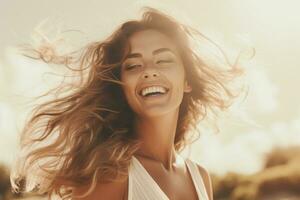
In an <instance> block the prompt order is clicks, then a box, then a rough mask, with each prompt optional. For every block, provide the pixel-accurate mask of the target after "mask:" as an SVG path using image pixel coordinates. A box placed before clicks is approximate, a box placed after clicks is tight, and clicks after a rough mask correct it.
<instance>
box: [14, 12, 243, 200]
mask: <svg viewBox="0 0 300 200" xmlns="http://www.w3.org/2000/svg"><path fill="white" fill-rule="evenodd" d="M146 29H154V30H157V31H160V32H161V33H163V34H165V35H167V36H168V37H169V38H170V39H171V40H172V41H173V42H174V43H175V44H176V46H177V49H178V50H179V53H180V56H181V59H182V60H183V64H184V68H185V72H186V77H187V81H188V83H189V85H190V86H191V87H192V88H193V90H192V91H191V92H190V93H186V94H184V97H183V101H182V103H181V105H180V108H179V109H180V110H179V118H178V125H177V129H176V136H175V140H174V145H175V149H176V151H177V152H180V151H182V150H183V149H184V148H185V147H186V146H187V145H188V144H190V143H192V142H193V141H192V139H191V137H188V134H187V133H188V132H189V131H192V130H196V124H197V123H198V122H199V121H201V120H202V119H204V117H205V116H206V115H207V112H208V111H209V110H215V109H221V110H224V109H225V108H228V107H229V106H230V105H231V103H232V100H233V99H234V98H235V97H236V96H237V94H236V93H235V92H234V91H233V90H232V89H231V88H230V87H229V83H230V82H231V81H232V80H233V79H234V78H235V77H237V76H238V75H240V74H241V72H242V70H241V68H239V67H238V66H237V63H235V64H230V63H229V62H227V64H226V65H227V66H228V67H227V68H219V67H218V66H217V65H211V64H208V62H206V61H205V59H204V58H201V55H199V53H198V52H197V51H196V50H195V49H194V48H193V46H195V43H193V41H195V40H196V38H197V37H202V38H205V39H206V40H208V41H210V42H211V43H212V44H214V45H215V46H216V47H217V48H219V47H218V46H217V45H216V44H215V43H214V42H213V41H211V40H209V39H208V38H206V37H205V36H204V35H203V34H201V33H200V32H199V31H197V30H196V29H194V28H192V27H190V26H188V25H184V24H182V23H180V22H178V21H177V20H175V19H174V18H173V17H171V16H168V15H166V14H164V13H162V12H160V11H158V10H156V9H154V8H150V7H145V8H144V12H143V15H142V18H141V19H140V20H131V21H127V22H125V23H123V24H121V25H120V26H119V27H118V28H117V29H116V30H115V31H114V32H113V33H112V34H111V35H110V36H109V37H108V38H107V39H105V40H103V41H97V42H92V43H90V44H88V45H87V46H86V47H84V48H83V49H81V50H79V51H77V52H72V53H69V54H67V55H58V54H56V53H55V49H54V47H53V46H51V45H48V46H47V45H44V46H41V47H40V48H35V49H34V48H31V49H27V50H26V51H27V53H26V55H27V56H29V57H31V58H35V59H42V60H43V61H44V62H47V63H55V64H61V65H64V66H66V67H67V68H68V69H70V70H72V71H74V72H79V73H78V77H77V78H79V79H78V80H79V81H78V82H77V84H74V85H73V86H71V87H63V86H59V87H58V88H56V90H55V91H56V93H55V94H60V95H58V96H57V98H55V99H52V100H48V101H47V102H44V103H42V104H39V105H38V106H36V107H35V108H34V110H33V112H32V113H31V115H30V118H28V121H27V122H26V125H25V126H24V129H23V130H22V132H21V140H20V141H21V144H20V146H21V150H23V151H24V152H26V153H25V154H24V156H23V159H20V160H19V162H18V163H17V164H16V168H15V173H14V174H15V175H14V176H12V177H11V181H12V185H13V188H14V189H15V190H16V191H17V190H20V188H21V185H22V184H21V183H24V180H25V181H27V182H26V183H27V184H29V179H30V178H32V177H37V178H38V180H39V184H37V185H36V186H35V187H34V188H33V191H36V192H39V193H44V194H48V195H49V199H51V197H52V195H59V196H60V197H62V198H63V199H69V198H70V197H71V195H72V189H73V188H75V187H79V186H81V185H86V184H88V185H89V186H90V187H89V191H88V193H90V192H91V191H92V190H93V189H94V188H95V186H96V184H97V182H111V181H120V180H125V179H126V178H127V175H128V167H129V164H130V161H131V157H132V155H133V154H134V152H135V151H137V150H138V148H139V147H140V142H139V141H138V140H137V139H136V137H135V135H134V134H133V129H132V128H133V127H132V122H133V117H134V112H133V111H132V109H131V108H130V107H129V105H128V104H127V102H126V99H125V96H124V94H123V91H122V87H121V85H122V82H121V81H120V72H121V71H120V66H121V64H122V62H123V60H124V58H125V57H126V55H127V54H128V53H130V45H129V42H128V39H129V38H130V37H131V35H132V34H133V33H135V32H137V31H142V30H146ZM219 50H220V51H221V52H222V50H221V49H220V48H219ZM79 52H80V53H79ZM78 53H79V54H78ZM223 64H224V63H223ZM71 66H77V67H76V68H75V67H71ZM68 86H70V85H68ZM48 94H49V93H47V94H45V95H48ZM62 94H64V95H62ZM192 133H193V135H196V134H199V132H197V131H194V132H192ZM32 172H34V173H32ZM16 174H17V175H16ZM28 174H32V175H31V177H30V176H29V175H28ZM88 193H87V194H88ZM87 194H86V195H87Z"/></svg>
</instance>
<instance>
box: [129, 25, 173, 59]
mask: <svg viewBox="0 0 300 200" xmlns="http://www.w3.org/2000/svg"><path fill="white" fill-rule="evenodd" d="M129 45H130V48H131V53H148V52H149V53H152V52H153V51H154V50H156V49H159V48H169V49H171V50H172V51H173V52H174V53H176V54H177V48H176V46H175V44H174V42H173V41H172V40H171V39H169V38H168V36H166V35H165V34H163V33H161V32H159V31H156V30H152V29H148V30H143V31H139V32H136V33H134V34H133V35H132V36H131V37H130V38H129Z"/></svg>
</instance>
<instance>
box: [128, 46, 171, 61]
mask: <svg viewBox="0 0 300 200" xmlns="http://www.w3.org/2000/svg"><path fill="white" fill-rule="evenodd" d="M166 51H169V52H171V53H172V54H174V55H175V53H174V52H173V51H172V50H171V49H169V48H159V49H156V50H154V51H153V52H152V55H156V54H159V53H162V52H166ZM138 57H142V54H140V53H130V54H128V55H127V56H126V57H125V60H126V59H128V58H138Z"/></svg>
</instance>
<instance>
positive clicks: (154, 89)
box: [139, 86, 169, 98]
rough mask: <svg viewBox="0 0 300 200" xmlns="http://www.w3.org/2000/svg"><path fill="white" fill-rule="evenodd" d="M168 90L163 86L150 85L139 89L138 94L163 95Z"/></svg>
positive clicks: (147, 95)
mask: <svg viewBox="0 0 300 200" xmlns="http://www.w3.org/2000/svg"><path fill="white" fill-rule="evenodd" d="M168 92H169V89H168V88H166V87H163V86H150V87H145V88H143V89H141V90H140V92H139V95H140V96H142V97H144V98H145V97H154V96H163V95H165V94H167V93H168Z"/></svg>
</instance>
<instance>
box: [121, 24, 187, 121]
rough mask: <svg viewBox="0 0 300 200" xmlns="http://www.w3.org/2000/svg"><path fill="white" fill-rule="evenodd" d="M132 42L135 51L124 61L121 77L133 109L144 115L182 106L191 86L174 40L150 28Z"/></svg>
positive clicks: (138, 34)
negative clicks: (187, 80) (185, 94)
mask: <svg viewBox="0 0 300 200" xmlns="http://www.w3.org/2000/svg"><path fill="white" fill-rule="evenodd" d="M129 44H130V47H131V52H130V53H129V54H128V56H127V58H126V59H125V61H124V62H123V63H122V68H121V81H122V82H123V83H124V86H123V91H124V94H125V96H126V99H127V102H128V104H129V106H130V107H131V109H132V110H133V111H134V112H135V113H136V114H137V115H138V116H142V117H155V116H159V115H164V114H167V113H169V112H171V111H175V110H176V109H178V108H179V105H180V103H181V101H182V98H183V94H184V92H189V91H191V88H190V87H189V86H188V84H187V82H186V81H185V71H184V66H183V63H182V60H181V58H180V55H179V53H178V51H177V49H176V46H175V44H174V42H173V41H171V40H170V39H169V38H168V37H167V36H166V35H164V34H162V33H160V32H158V31H156V30H152V29H149V30H143V31H139V32H136V33H134V34H133V35H132V36H131V37H130V38H129Z"/></svg>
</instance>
